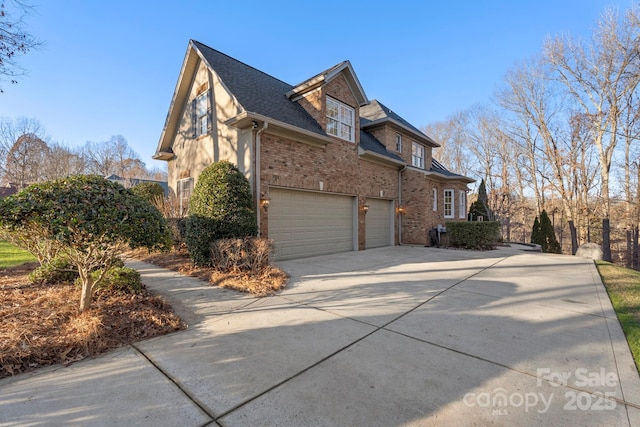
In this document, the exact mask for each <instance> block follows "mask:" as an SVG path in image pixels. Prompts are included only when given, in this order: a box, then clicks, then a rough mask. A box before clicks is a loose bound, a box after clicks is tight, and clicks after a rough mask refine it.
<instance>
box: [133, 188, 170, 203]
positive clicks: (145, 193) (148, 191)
mask: <svg viewBox="0 0 640 427" xmlns="http://www.w3.org/2000/svg"><path fill="white" fill-rule="evenodd" d="M131 191H132V192H133V194H135V195H136V196H139V197H142V198H143V199H145V200H146V201H147V202H149V203H151V204H153V205H155V204H156V203H157V201H158V200H159V199H163V198H164V189H163V188H162V186H161V185H160V184H158V183H157V182H141V183H140V184H137V185H134V186H133V187H131Z"/></svg>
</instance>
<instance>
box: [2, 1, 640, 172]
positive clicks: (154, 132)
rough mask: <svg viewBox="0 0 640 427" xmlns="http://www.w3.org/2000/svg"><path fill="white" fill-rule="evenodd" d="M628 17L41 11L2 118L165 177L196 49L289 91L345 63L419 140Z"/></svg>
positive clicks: (484, 6)
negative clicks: (185, 65)
mask: <svg viewBox="0 0 640 427" xmlns="http://www.w3.org/2000/svg"><path fill="white" fill-rule="evenodd" d="M36 1H37V0H36ZM36 4H37V3H36ZM631 4H632V2H631V0H618V1H616V0H553V1H551V0H537V1H533V0H531V1H514V0H483V1H478V0H461V1H456V2H451V1H426V0H425V1H402V0H398V1H395V2H380V1H377V0H370V1H362V2H360V1H358V2H355V1H353V2H347V1H346V0H345V1H333V0H328V1H323V2H309V1H302V0H299V1H253V0H245V1H237V0H236V1H206V0H200V1H197V0H184V1H175V0H174V1H164V0H158V1H154V2H148V1H137V0H111V1H87V0H41V4H40V5H39V6H37V8H36V13H35V14H34V15H32V16H30V17H29V18H28V21H27V23H28V25H29V29H30V31H31V32H32V33H33V34H34V35H35V36H37V37H38V38H40V39H41V40H43V41H44V42H45V43H46V45H45V47H44V48H43V49H41V50H39V51H33V52H30V53H29V54H28V55H27V56H24V57H21V58H19V62H20V64H21V65H23V66H24V67H25V68H26V69H27V70H28V71H29V74H28V76H25V77H22V78H21V79H20V81H19V83H18V84H16V85H11V84H9V83H3V88H4V90H5V93H4V94H0V117H8V118H15V117H19V116H26V117H33V118H36V119H38V120H39V121H40V122H41V123H42V124H43V125H44V127H45V128H46V130H47V134H48V135H49V136H50V137H51V139H52V140H54V141H59V142H63V143H65V144H67V145H69V146H81V145H83V144H84V143H85V142H86V141H106V140H108V139H109V138H110V137H111V135H116V134H121V135H123V136H124V137H125V138H126V139H127V141H128V142H129V145H130V146H131V147H132V148H133V149H134V150H135V151H136V152H137V153H138V154H139V155H140V156H141V158H142V160H143V161H144V162H145V163H146V164H147V165H148V166H162V165H164V162H158V161H154V160H152V159H151V156H152V155H153V153H154V152H155V149H156V146H157V143H158V139H159V137H160V132H161V131H162V127H163V125H164V121H165V118H166V115H167V110H168V107H169V102H170V100H171V96H172V94H173V90H174V88H175V85H176V81H177V77H178V73H179V71H180V67H181V65H182V60H183V58H184V54H185V51H186V47H187V43H188V41H189V39H195V40H198V41H200V42H202V43H205V44H207V45H209V46H211V47H212V48H214V49H217V50H219V51H221V52H224V53H226V54H227V55H230V56H232V57H234V58H236V59H238V60H241V61H243V62H245V63H247V64H249V65H251V66H253V67H255V68H258V69H260V70H262V71H264V72H267V73H269V74H271V75H272V76H274V77H277V78H279V79H281V80H284V81H286V82H288V83H290V84H296V83H299V82H301V81H303V80H305V79H307V78H308V77H311V76H313V75H315V74H317V73H318V72H320V71H322V70H324V69H326V68H329V67H330V66H333V65H335V64H337V63H338V62H340V61H342V60H345V59H348V60H350V61H351V63H352V65H353V67H354V69H355V71H356V74H357V75H358V78H359V79H360V82H361V84H362V86H363V88H364V90H365V93H366V94H367V96H368V97H369V99H378V100H380V101H381V102H382V103H384V104H385V105H387V106H388V107H389V108H391V109H393V110H395V111H396V112H397V113H398V114H400V115H401V116H403V117H404V118H405V119H407V120H408V121H409V122H411V123H412V124H413V125H415V126H417V127H423V126H424V125H426V124H428V123H431V122H434V121H439V120H444V119H446V118H447V117H448V116H449V115H451V114H453V113H454V112H456V111H460V110H464V109H466V108H468V107H470V106H472V105H473V104H475V103H482V102H488V101H490V99H491V96H492V94H493V92H494V90H495V88H496V87H497V86H498V85H499V84H500V82H501V79H502V77H503V76H504V74H505V72H506V71H507V70H508V69H509V68H510V67H512V66H513V65H514V64H516V63H517V62H518V61H521V60H523V59H526V58H528V57H530V56H532V55H535V54H537V53H539V52H540V50H541V47H542V43H543V41H544V39H545V38H546V37H548V36H553V35H558V34H562V33H571V34H573V35H578V36H580V35H584V36H588V34H589V32H590V31H591V29H592V28H593V26H594V25H595V21H596V19H597V17H598V16H599V15H600V14H601V12H602V11H603V10H604V9H605V8H607V7H609V6H613V7H618V8H619V9H620V10H621V11H623V10H625V9H626V8H628V7H630V6H631Z"/></svg>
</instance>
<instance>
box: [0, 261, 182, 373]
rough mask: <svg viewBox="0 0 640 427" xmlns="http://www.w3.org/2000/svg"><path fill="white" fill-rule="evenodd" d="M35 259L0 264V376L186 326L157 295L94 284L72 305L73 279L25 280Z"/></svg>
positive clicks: (74, 297)
mask: <svg viewBox="0 0 640 427" xmlns="http://www.w3.org/2000/svg"><path fill="white" fill-rule="evenodd" d="M36 266H37V264H34V263H30V264H25V265H22V266H18V267H14V268H8V269H3V270H0V378H1V377H6V376H11V375H16V374H18V373H21V372H26V371H30V370H33V369H36V368H39V367H42V366H47V365H54V364H60V363H61V364H64V365H67V364H69V363H72V362H75V361H78V360H82V359H84V358H87V357H91V356H96V355H98V354H100V353H103V352H105V351H107V350H110V349H113V348H118V347H122V346H124V345H127V344H130V343H133V342H136V341H140V340H142V339H146V338H151V337H154V336H158V335H163V334H167V333H169V332H173V331H177V330H180V329H184V328H186V325H185V324H184V322H182V320H180V318H179V317H178V316H177V315H176V314H175V313H174V312H173V310H172V309H171V307H170V306H169V305H168V304H167V303H166V302H165V301H164V300H163V299H162V298H161V297H159V296H154V295H151V294H150V293H149V292H148V291H147V290H146V289H145V290H143V292H142V293H140V294H122V293H117V292H108V291H104V290H100V291H98V292H96V293H95V294H94V300H93V304H92V307H91V308H90V309H89V310H86V311H85V312H80V311H79V310H78V306H79V302H80V290H79V289H78V288H77V287H76V286H75V285H73V284H58V285H53V286H52V285H47V284H42V285H39V284H38V285H37V284H31V283H30V282H29V279H28V275H29V273H30V272H31V270H32V269H33V268H35V267H36Z"/></svg>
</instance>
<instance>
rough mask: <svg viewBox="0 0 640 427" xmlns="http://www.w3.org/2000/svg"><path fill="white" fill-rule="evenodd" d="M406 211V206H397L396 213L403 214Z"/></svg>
mask: <svg viewBox="0 0 640 427" xmlns="http://www.w3.org/2000/svg"><path fill="white" fill-rule="evenodd" d="M406 212H407V208H405V207H404V206H398V213H399V214H400V215H403V214H405V213H406Z"/></svg>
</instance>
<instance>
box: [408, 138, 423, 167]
mask: <svg viewBox="0 0 640 427" xmlns="http://www.w3.org/2000/svg"><path fill="white" fill-rule="evenodd" d="M411 165H413V166H415V167H417V168H420V169H424V145H420V144H418V143H417V142H413V143H411Z"/></svg>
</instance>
